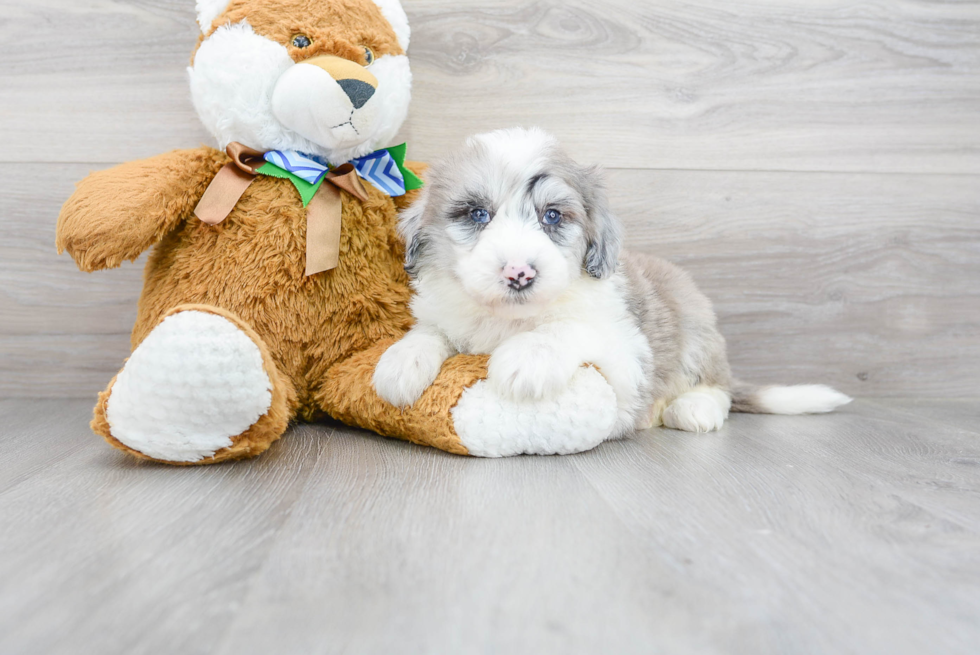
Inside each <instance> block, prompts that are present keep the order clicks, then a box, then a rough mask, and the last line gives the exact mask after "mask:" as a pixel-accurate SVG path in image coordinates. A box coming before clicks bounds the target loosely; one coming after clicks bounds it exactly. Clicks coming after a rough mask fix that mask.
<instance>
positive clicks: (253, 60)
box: [188, 0, 412, 164]
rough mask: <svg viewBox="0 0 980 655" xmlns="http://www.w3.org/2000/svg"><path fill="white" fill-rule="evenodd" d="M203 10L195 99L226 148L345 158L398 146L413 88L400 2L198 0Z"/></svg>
mask: <svg viewBox="0 0 980 655" xmlns="http://www.w3.org/2000/svg"><path fill="white" fill-rule="evenodd" d="M197 15H198V23H199V24H200V26H201V31H202V34H203V36H202V38H201V42H200V44H199V46H198V49H197V51H196V53H195V54H194V58H193V60H192V63H191V66H190V68H188V72H189V74H190V84H191V96H192V99H193V101H194V107H195V108H196V109H197V112H198V115H199V116H200V118H201V121H202V122H203V123H204V125H205V127H206V128H207V129H208V131H209V132H211V134H212V135H213V136H214V137H215V138H216V139H217V141H218V145H219V146H220V147H221V148H224V147H226V146H227V145H228V144H229V143H231V142H232V141H238V142H240V143H243V144H244V145H246V146H248V147H250V148H254V149H256V150H261V151H267V150H297V151H300V152H303V153H307V154H311V155H314V156H317V157H319V158H322V159H325V160H327V161H329V162H330V163H331V164H341V163H344V162H346V161H348V160H350V159H353V158H355V157H360V156H363V155H365V154H367V153H370V152H373V151H374V150H377V149H379V148H381V147H384V146H388V145H391V140H392V139H393V138H394V137H395V134H396V133H397V132H398V129H399V128H400V127H401V124H402V122H403V121H404V120H405V115H406V114H407V112H408V104H409V100H410V98H411V85H412V73H411V70H410V68H409V64H408V57H407V56H406V54H405V51H406V49H407V48H408V40H409V26H408V19H407V18H406V16H405V12H404V10H403V9H402V7H401V4H400V2H399V0H197Z"/></svg>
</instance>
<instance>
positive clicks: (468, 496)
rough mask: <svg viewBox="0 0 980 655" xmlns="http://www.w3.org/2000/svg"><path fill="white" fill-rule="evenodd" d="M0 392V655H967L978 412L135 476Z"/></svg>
mask: <svg viewBox="0 0 980 655" xmlns="http://www.w3.org/2000/svg"><path fill="white" fill-rule="evenodd" d="M89 411H90V403H88V402H83V401H52V400H46V401H27V400H24V401H0V424H2V426H3V427H2V428H0V435H2V438H0V444H2V445H0V525H3V526H4V528H3V530H2V531H0V653H4V654H7V653H10V654H14V653H16V654H30V653H39V654H40V653H44V654H47V653H100V654H102V655H113V654H115V653H120V654H122V653H125V654H126V655H132V654H137V653H147V654H149V653H173V652H180V653H227V654H229V655H230V654H235V655H239V654H248V653H282V654H291V653H314V652H315V653H341V652H347V653H562V654H563V655H564V654H568V653H599V652H603V653H651V652H664V653H751V654H753V655H760V654H766V653H854V654H862V655H866V654H869V653H882V654H885V653H887V654H889V655H892V654H902V653H934V654H947V653H949V654H952V653H963V654H966V653H975V652H976V644H977V643H980V622H978V620H977V617H978V616H980V468H978V466H980V428H978V427H977V423H976V419H977V418H980V409H978V405H977V404H976V403H966V402H950V401H914V402H913V401H904V400H877V401H873V402H866V401H865V402H862V401H858V402H857V403H855V404H853V405H851V406H849V407H847V408H845V409H844V410H843V411H842V412H841V413H839V414H834V415H829V416H815V417H772V416H749V415H735V416H733V418H732V420H731V422H730V423H729V424H728V426H727V427H726V428H725V429H724V430H722V431H721V432H718V433H714V434H708V435H690V434H681V433H677V432H673V431H668V430H660V429H657V430H651V431H648V432H644V433H641V434H638V435H635V436H634V437H632V438H629V439H626V440H623V441H620V442H614V443H608V444H604V445H603V446H601V447H600V448H598V449H596V450H594V451H592V452H589V453H584V454H581V455H577V456H572V457H554V458H539V457H522V458H515V459H507V460H478V459H470V458H462V457H455V456H451V455H447V454H445V453H442V452H439V451H435V450H431V449H425V448H421V447H416V446H413V445H410V444H406V443H402V442H398V441H392V440H386V439H382V438H379V437H375V436H371V435H368V434H365V433H361V432H357V431H353V430H349V429H346V428H336V427H334V426H330V425H301V426H297V427H294V428H293V429H292V430H291V431H290V432H289V433H288V434H287V435H286V436H285V437H284V438H283V440H282V441H281V442H279V443H278V444H277V445H276V446H274V447H273V449H272V450H271V451H270V452H269V453H268V454H267V455H266V456H264V457H261V458H259V459H256V460H252V461H247V462H240V463H235V464H230V465H221V466H213V467H207V468H199V469H197V468H192V469H180V468H169V467H164V466H157V465H150V464H143V463H138V462H136V461H134V460H132V459H129V458H127V457H126V456H124V455H122V454H120V453H117V452H116V451H114V450H112V449H110V448H109V447H108V446H107V445H105V444H104V443H102V442H101V441H100V440H98V439H97V438H96V437H94V436H92V434H91V433H90V432H89V431H88V428H87V425H86V424H87V420H88V415H89Z"/></svg>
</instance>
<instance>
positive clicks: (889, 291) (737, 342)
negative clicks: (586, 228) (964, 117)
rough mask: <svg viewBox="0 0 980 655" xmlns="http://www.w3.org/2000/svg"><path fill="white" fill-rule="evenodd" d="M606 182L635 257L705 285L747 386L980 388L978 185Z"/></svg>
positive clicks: (630, 178)
mask: <svg viewBox="0 0 980 655" xmlns="http://www.w3.org/2000/svg"><path fill="white" fill-rule="evenodd" d="M610 177H611V179H610V192H611V196H612V198H613V207H614V209H615V210H616V211H617V212H619V214H620V215H621V216H622V217H623V218H624V220H625V222H626V225H627V237H628V238H627V242H628V247H631V248H634V249H636V250H641V251H645V252H650V253H652V254H656V255H659V256H662V257H665V258H667V259H670V260H672V261H674V262H676V263H677V264H680V265H681V266H683V267H684V268H686V269H687V270H689V271H690V272H691V273H692V274H693V275H694V278H695V280H696V281H697V282H698V284H699V285H700V286H701V288H702V289H703V290H704V291H705V292H706V293H707V294H708V296H709V297H710V298H712V300H713V301H714V303H715V307H716V310H717V312H718V315H719V319H720V323H721V328H722V332H723V333H724V334H725V336H726V337H727V338H728V341H729V357H730V360H731V361H732V365H733V368H734V370H735V373H736V374H737V375H740V376H742V377H744V378H746V379H749V380H752V381H756V382H760V383H765V382H772V381H775V382H781V383H800V382H807V381H823V382H827V383H832V384H835V385H838V386H840V387H841V388H842V389H845V390H846V391H847V392H848V393H853V394H857V395H919V394H922V395H925V396H942V395H946V396H950V397H966V396H971V397H975V395H976V393H977V390H980V339H978V338H977V336H976V335H977V333H978V326H980V291H978V286H977V282H978V281H980V231H978V230H977V225H978V224H980V184H978V180H977V179H976V178H975V177H972V176H948V177H938V176H928V177H926V176H922V177H916V176H909V177H905V176H864V175H836V174H806V175H797V174H785V173H771V174H763V173H756V174H742V173H738V174H735V173H720V172H698V173H696V174H691V173H689V172H683V171H658V172H646V171H613V172H612V173H611V176H610ZM938 205H942V208H940V207H939V206H938ZM940 390H944V391H940Z"/></svg>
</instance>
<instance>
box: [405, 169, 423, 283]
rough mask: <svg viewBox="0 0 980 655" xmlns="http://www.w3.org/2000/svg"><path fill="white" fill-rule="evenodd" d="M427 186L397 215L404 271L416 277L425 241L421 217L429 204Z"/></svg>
mask: <svg viewBox="0 0 980 655" xmlns="http://www.w3.org/2000/svg"><path fill="white" fill-rule="evenodd" d="M428 188H429V187H428V186H425V187H422V191H421V192H420V193H419V197H418V199H416V201H415V202H413V203H412V204H411V205H409V206H408V207H407V208H405V209H403V210H402V211H401V213H400V214H399V215H398V232H399V233H400V234H401V235H402V238H403V239H405V271H406V272H407V273H408V275H409V277H412V278H414V277H416V275H417V273H418V268H419V262H420V260H421V258H422V255H423V253H424V251H425V248H426V245H427V240H426V236H425V232H424V231H423V229H422V217H423V216H424V215H425V207H426V205H428V203H429V193H428Z"/></svg>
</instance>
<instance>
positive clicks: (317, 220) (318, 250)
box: [306, 184, 343, 276]
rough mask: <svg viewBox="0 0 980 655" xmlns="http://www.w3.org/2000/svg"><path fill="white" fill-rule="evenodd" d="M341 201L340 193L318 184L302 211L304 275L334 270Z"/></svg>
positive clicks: (330, 187) (338, 248) (337, 252)
mask: <svg viewBox="0 0 980 655" xmlns="http://www.w3.org/2000/svg"><path fill="white" fill-rule="evenodd" d="M342 210H343V201H342V200H341V197H340V189H338V188H337V187H335V186H334V185H332V184H321V185H320V189H319V190H318V191H317V192H316V194H315V195H314V196H313V199H312V200H310V204H309V205H307V207H306V275H307V276H309V275H316V274H317V273H322V272H323V271H329V270H331V269H334V268H337V265H338V264H339V263H340V227H341V215H342Z"/></svg>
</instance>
